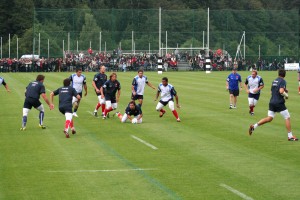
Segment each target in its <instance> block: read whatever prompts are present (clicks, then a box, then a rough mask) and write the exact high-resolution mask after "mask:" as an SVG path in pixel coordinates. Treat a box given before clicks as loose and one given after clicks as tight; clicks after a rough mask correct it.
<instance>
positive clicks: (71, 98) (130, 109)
mask: <svg viewBox="0 0 300 200" xmlns="http://www.w3.org/2000/svg"><path fill="white" fill-rule="evenodd" d="M143 73H144V72H143V70H139V71H138V75H137V76H135V77H134V79H133V81H132V88H131V89H132V96H131V101H130V102H129V104H128V106H127V107H126V109H125V113H124V115H122V114H121V113H120V112H116V113H115V114H116V115H117V116H118V118H119V119H120V121H121V122H126V120H130V121H131V122H132V123H134V124H135V123H142V116H143V113H142V109H141V107H142V104H143V98H144V96H143V95H144V88H145V85H146V84H147V85H148V86H150V87H151V88H152V89H154V90H155V87H154V86H153V85H152V84H151V83H150V82H149V81H148V79H147V77H146V76H145V75H144V74H143ZM44 80H45V76H43V75H38V76H37V78H36V80H35V81H33V82H30V83H29V84H28V86H27V87H26V91H25V101H24V106H23V118H22V127H21V129H20V130H22V131H24V130H26V124H27V116H28V113H29V111H30V110H31V109H32V107H34V108H36V109H37V110H39V111H40V112H39V127H41V128H42V129H45V128H46V126H44V125H43V120H44V112H45V109H44V107H43V104H42V103H41V102H40V100H39V99H40V96H42V98H43V99H44V101H45V102H46V103H47V105H48V106H49V108H50V110H52V109H54V103H53V102H54V96H57V95H58V96H59V111H60V112H61V113H62V114H64V115H65V118H66V121H65V128H64V134H65V136H66V137H67V138H69V137H70V135H69V129H71V132H72V134H76V130H75V127H74V122H73V116H74V117H78V115H77V113H76V111H77V110H78V108H79V104H80V100H81V98H82V92H83V89H84V91H85V94H84V95H85V96H86V95H87V85H86V77H85V76H84V75H83V74H82V70H81V69H77V70H76V73H75V74H72V75H71V76H70V77H69V78H66V79H64V80H63V86H62V87H60V88H58V89H57V90H55V91H53V92H51V93H50V101H49V100H48V98H47V96H46V91H45V86H44V84H43V82H44ZM92 85H93V87H94V89H95V92H96V95H97V97H98V103H97V105H96V107H95V110H94V115H95V116H96V117H97V116H98V109H99V108H100V107H101V108H102V117H103V119H106V118H107V117H108V116H109V112H111V111H112V110H115V109H117V107H118V102H119V99H120V95H121V84H120V82H119V81H118V80H117V74H116V73H112V74H111V75H110V76H109V79H108V80H107V76H106V74H105V67H104V66H101V67H100V70H99V73H97V74H96V75H95V76H94V78H93V82H92ZM159 95H160V97H161V98H160V101H159V102H158V103H157V106H156V110H157V111H159V112H160V114H159V116H160V117H162V116H163V115H164V114H165V113H166V111H165V110H164V109H163V107H164V106H166V105H169V108H170V110H171V111H172V113H173V115H174V116H175V118H176V120H177V122H180V118H179V116H178V113H177V111H176V109H175V105H174V97H175V100H176V107H177V108H180V105H179V98H178V95H177V92H176V90H175V89H174V87H173V86H172V85H171V84H169V83H168V78H167V77H163V78H162V82H161V83H160V84H159V86H158V90H157V93H156V99H155V101H156V100H157V99H158V97H159ZM136 100H138V104H136V103H135V101H136ZM73 106H74V112H73V111H72V109H73Z"/></svg>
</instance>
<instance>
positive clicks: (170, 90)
mask: <svg viewBox="0 0 300 200" xmlns="http://www.w3.org/2000/svg"><path fill="white" fill-rule="evenodd" d="M159 94H160V96H161V99H160V101H159V102H158V103H157V106H156V110H157V111H159V112H160V113H159V117H162V116H163V115H164V114H165V113H166V111H165V110H164V109H163V107H164V106H166V105H167V104H169V108H170V110H171V111H172V113H173V115H174V116H175V118H176V120H177V122H180V118H179V116H178V113H177V111H176V110H175V106H174V100H173V98H174V96H175V99H176V107H177V108H180V105H179V102H178V95H177V92H176V90H175V89H174V87H173V86H172V85H171V84H169V83H168V78H167V77H163V78H162V82H161V83H160V84H159V86H158V90H157V94H156V99H155V101H156V100H157V99H158V96H159Z"/></svg>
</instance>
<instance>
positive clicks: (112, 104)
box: [105, 101, 118, 110]
mask: <svg viewBox="0 0 300 200" xmlns="http://www.w3.org/2000/svg"><path fill="white" fill-rule="evenodd" d="M117 107H118V103H111V101H105V109H109V108H112V109H113V110H115V109H117Z"/></svg>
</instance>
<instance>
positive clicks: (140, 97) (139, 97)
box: [131, 94, 144, 100]
mask: <svg viewBox="0 0 300 200" xmlns="http://www.w3.org/2000/svg"><path fill="white" fill-rule="evenodd" d="M131 99H132V100H138V99H144V95H139V94H136V95H134V96H133V94H131Z"/></svg>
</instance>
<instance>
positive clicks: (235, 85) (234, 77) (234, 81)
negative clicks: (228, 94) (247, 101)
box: [227, 73, 242, 90]
mask: <svg viewBox="0 0 300 200" xmlns="http://www.w3.org/2000/svg"><path fill="white" fill-rule="evenodd" d="M227 82H228V86H229V88H228V89H229V90H239V82H242V77H241V76H240V75H239V74H238V73H236V74H233V73H231V74H229V76H228V77H227Z"/></svg>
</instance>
